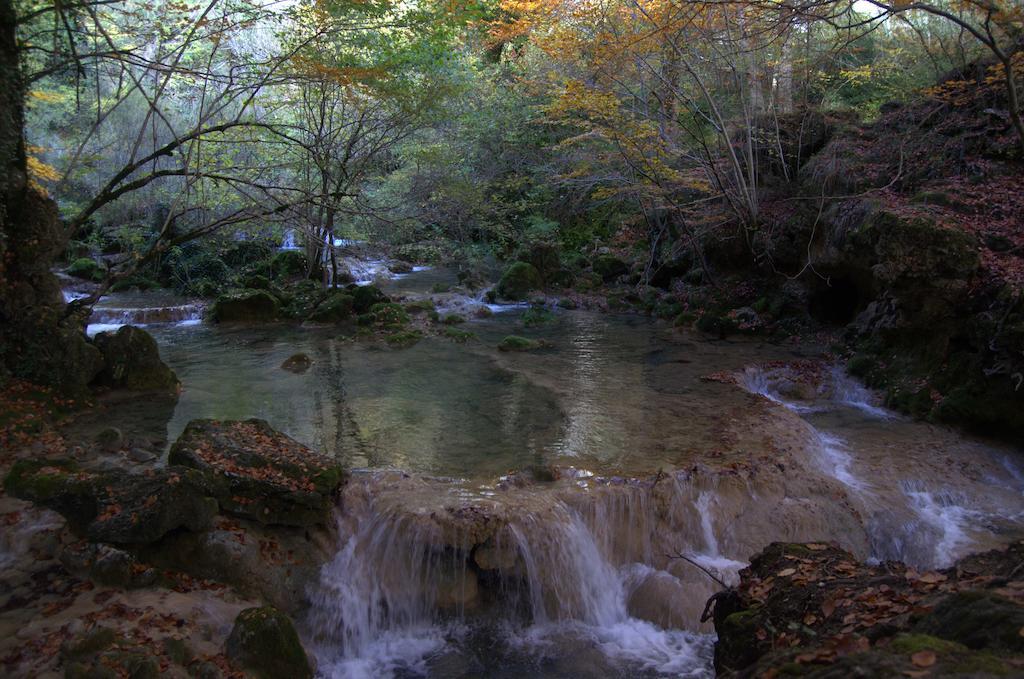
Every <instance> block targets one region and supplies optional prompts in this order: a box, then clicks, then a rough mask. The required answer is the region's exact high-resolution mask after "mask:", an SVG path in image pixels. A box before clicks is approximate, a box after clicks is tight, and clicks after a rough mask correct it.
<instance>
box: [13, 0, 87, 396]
mask: <svg viewBox="0 0 1024 679" xmlns="http://www.w3.org/2000/svg"><path fill="white" fill-rule="evenodd" d="M16 25H17V14H16V12H15V9H14V5H13V2H12V0H0V377H3V378H7V377H10V376H15V377H22V378H25V379H29V380H31V381H34V382H36V383H39V384H43V385H46V386H52V387H56V388H57V389H58V390H59V391H61V392H63V393H65V394H70V395H76V396H81V395H84V394H85V393H86V385H87V384H88V383H89V382H90V381H91V380H92V378H93V377H94V376H95V374H96V372H97V371H98V370H99V368H100V367H101V366H102V363H101V358H100V356H99V352H98V351H97V350H96V349H95V348H94V347H93V346H92V345H91V344H89V342H88V341H87V340H86V338H85V335H84V333H83V332H82V323H83V320H84V319H81V318H67V317H65V304H64V299H63V295H62V294H61V290H60V285H59V283H58V281H57V279H56V277H55V276H54V275H53V274H52V273H51V271H50V268H51V266H52V265H53V262H54V260H55V259H56V258H57V256H59V255H60V253H61V252H62V251H63V249H64V247H65V246H66V244H67V235H66V234H65V232H64V229H63V227H62V225H61V223H60V219H59V217H58V214H57V207H56V205H55V204H54V202H53V201H52V200H50V199H49V198H48V197H47V196H46V195H45V193H44V192H43V191H42V190H41V189H39V188H38V187H36V186H33V184H32V182H31V181H30V180H29V177H28V172H27V164H26V157H25V138H24V125H25V106H24V103H25V85H24V79H23V77H22V72H21V68H20V63H19V56H20V55H19V50H18V43H17V37H16V33H15V27H16Z"/></svg>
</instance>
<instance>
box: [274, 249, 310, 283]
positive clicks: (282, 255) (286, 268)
mask: <svg viewBox="0 0 1024 679" xmlns="http://www.w3.org/2000/svg"><path fill="white" fill-rule="evenodd" d="M307 268H308V265H307V262H306V255H305V254H303V253H302V252H301V251H299V250H282V251H281V252H278V253H277V254H276V255H274V257H273V258H272V259H271V260H270V272H271V275H273V276H274V278H277V279H287V278H298V277H303V278H304V277H305V276H306V270H307Z"/></svg>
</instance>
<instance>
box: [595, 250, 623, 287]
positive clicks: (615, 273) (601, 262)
mask: <svg viewBox="0 0 1024 679" xmlns="http://www.w3.org/2000/svg"><path fill="white" fill-rule="evenodd" d="M591 268H592V269H593V270H594V273H596V274H597V275H598V276H600V277H601V279H602V280H604V281H605V282H607V281H611V280H613V279H615V278H618V277H619V276H622V275H624V274H626V273H628V272H629V267H628V266H627V265H626V263H625V262H624V261H622V260H621V259H619V258H618V257H616V256H615V255H598V256H597V257H595V258H594V261H593V262H592V263H591Z"/></svg>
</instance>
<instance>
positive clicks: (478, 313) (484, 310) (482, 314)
mask: <svg viewBox="0 0 1024 679" xmlns="http://www.w3.org/2000/svg"><path fill="white" fill-rule="evenodd" d="M493 315H494V312H493V311H491V308H490V307H487V306H482V305H481V306H478V307H477V308H476V309H474V310H473V316H474V317H476V318H490V317H491V316H493Z"/></svg>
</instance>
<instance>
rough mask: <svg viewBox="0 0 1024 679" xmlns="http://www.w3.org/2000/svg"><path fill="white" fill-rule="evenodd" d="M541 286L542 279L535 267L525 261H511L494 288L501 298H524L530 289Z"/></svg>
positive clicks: (542, 283)
mask: <svg viewBox="0 0 1024 679" xmlns="http://www.w3.org/2000/svg"><path fill="white" fill-rule="evenodd" d="M543 286H544V281H543V279H542V278H541V275H540V272H539V271H537V267H535V266H534V265H533V264H529V263H527V262H513V263H512V264H511V265H510V266H509V267H508V268H507V269H505V273H503V274H502V276H501V280H500V281H498V286H497V288H496V289H495V290H496V292H497V295H498V297H500V298H501V299H511V300H520V299H526V298H527V296H529V294H530V292H531V291H533V290H539V289H540V288H542V287H543Z"/></svg>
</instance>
